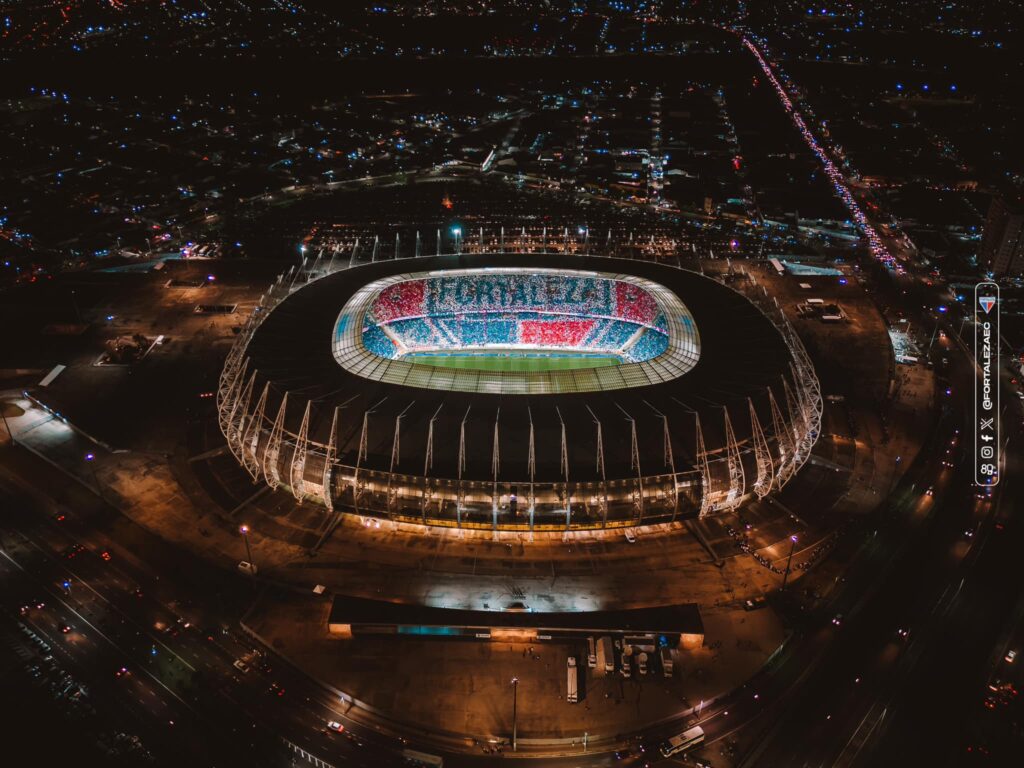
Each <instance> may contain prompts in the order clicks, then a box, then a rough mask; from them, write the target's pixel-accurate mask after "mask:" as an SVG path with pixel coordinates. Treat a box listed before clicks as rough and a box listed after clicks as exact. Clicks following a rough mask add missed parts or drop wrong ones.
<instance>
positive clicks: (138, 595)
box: [132, 587, 142, 597]
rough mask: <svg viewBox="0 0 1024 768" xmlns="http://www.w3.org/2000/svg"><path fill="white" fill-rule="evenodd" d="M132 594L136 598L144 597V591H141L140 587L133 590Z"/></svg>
mask: <svg viewBox="0 0 1024 768" xmlns="http://www.w3.org/2000/svg"><path fill="white" fill-rule="evenodd" d="M132 594H133V595H134V596H135V597H142V590H141V589H139V588H138V587H136V588H135V589H133V590H132Z"/></svg>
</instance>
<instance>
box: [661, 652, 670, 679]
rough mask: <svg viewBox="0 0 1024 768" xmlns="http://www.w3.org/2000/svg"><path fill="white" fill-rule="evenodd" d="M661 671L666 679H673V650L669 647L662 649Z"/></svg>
mask: <svg viewBox="0 0 1024 768" xmlns="http://www.w3.org/2000/svg"><path fill="white" fill-rule="evenodd" d="M659 653H660V654H661V671H662V674H664V675H665V677H672V649H671V648H669V647H668V646H667V645H663V646H662V647H661V651H660V652H659Z"/></svg>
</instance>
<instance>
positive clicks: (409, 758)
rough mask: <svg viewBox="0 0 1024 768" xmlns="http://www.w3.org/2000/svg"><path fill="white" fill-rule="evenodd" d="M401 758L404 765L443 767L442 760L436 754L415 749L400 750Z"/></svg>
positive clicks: (428, 767)
mask: <svg viewBox="0 0 1024 768" xmlns="http://www.w3.org/2000/svg"><path fill="white" fill-rule="evenodd" d="M402 759H403V760H404V761H405V763H406V765H412V766H416V768H444V760H443V759H442V758H440V757H438V756H437V755H429V754H427V753H426V752H417V751H416V750H415V749H406V750H403V751H402Z"/></svg>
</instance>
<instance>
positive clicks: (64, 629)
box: [60, 624, 71, 635]
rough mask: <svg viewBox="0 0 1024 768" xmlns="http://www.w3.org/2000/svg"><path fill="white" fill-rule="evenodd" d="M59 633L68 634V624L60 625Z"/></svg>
mask: <svg viewBox="0 0 1024 768" xmlns="http://www.w3.org/2000/svg"><path fill="white" fill-rule="evenodd" d="M60 631H61V632H63V633H64V634H65V635H66V634H67V633H68V632H70V631H71V625H70V624H61V625H60Z"/></svg>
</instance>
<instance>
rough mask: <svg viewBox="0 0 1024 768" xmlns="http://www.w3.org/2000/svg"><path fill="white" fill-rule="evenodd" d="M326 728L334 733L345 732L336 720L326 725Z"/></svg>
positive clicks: (343, 727)
mask: <svg viewBox="0 0 1024 768" xmlns="http://www.w3.org/2000/svg"><path fill="white" fill-rule="evenodd" d="M327 727H328V728H329V729H331V730H332V731H334V732H335V733H341V732H342V731H344V730H345V726H344V725H342V724H341V723H339V722H338V721H337V720H331V721H330V722H328V723H327Z"/></svg>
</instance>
